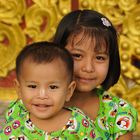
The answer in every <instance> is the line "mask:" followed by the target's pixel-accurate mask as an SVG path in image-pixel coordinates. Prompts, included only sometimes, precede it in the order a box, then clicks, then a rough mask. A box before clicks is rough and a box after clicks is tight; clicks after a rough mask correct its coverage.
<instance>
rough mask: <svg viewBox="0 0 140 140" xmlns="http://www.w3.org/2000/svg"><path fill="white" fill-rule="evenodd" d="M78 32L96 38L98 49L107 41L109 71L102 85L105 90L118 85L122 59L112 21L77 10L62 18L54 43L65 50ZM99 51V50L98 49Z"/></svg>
mask: <svg viewBox="0 0 140 140" xmlns="http://www.w3.org/2000/svg"><path fill="white" fill-rule="evenodd" d="M77 32H79V33H81V32H84V35H86V34H88V36H89V37H92V38H95V40H96V47H98V44H99V46H100V45H101V44H102V41H105V43H106V45H107V47H108V52H109V58H110V61H109V70H108V74H107V76H106V79H105V81H104V82H103V83H102V87H103V88H104V89H106V90H107V89H109V88H110V87H111V86H113V85H114V84H115V83H117V81H118V79H119V76H120V57H119V48H118V37H117V32H116V30H115V28H114V26H113V25H112V23H111V22H110V20H109V19H108V18H107V17H105V16H104V15H102V14H101V13H99V12H97V11H93V10H76V11H73V12H71V13H69V14H67V15H66V16H64V17H63V18H62V20H61V21H60V23H59V25H58V27H57V31H56V33H55V35H54V39H53V42H54V43H57V44H61V46H60V47H62V48H64V47H65V46H66V45H67V42H68V39H69V37H70V36H72V35H74V34H76V33H77ZM97 49H98V48H97Z"/></svg>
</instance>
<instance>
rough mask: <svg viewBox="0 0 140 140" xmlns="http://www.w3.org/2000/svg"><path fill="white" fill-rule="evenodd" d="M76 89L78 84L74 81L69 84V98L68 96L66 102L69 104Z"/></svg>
mask: <svg viewBox="0 0 140 140" xmlns="http://www.w3.org/2000/svg"><path fill="white" fill-rule="evenodd" d="M75 87H76V82H75V81H72V82H71V83H70V84H69V87H68V93H67V96H66V102H68V101H69V100H70V98H71V97H72V95H73V93H74V90H75Z"/></svg>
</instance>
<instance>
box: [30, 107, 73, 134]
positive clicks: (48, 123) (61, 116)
mask: <svg viewBox="0 0 140 140" xmlns="http://www.w3.org/2000/svg"><path fill="white" fill-rule="evenodd" d="M70 117H71V111H70V110H67V109H62V110H61V111H60V112H59V113H58V114H57V115H55V116H54V117H51V118H48V119H39V118H36V117H34V116H32V115H30V119H31V121H32V122H33V124H34V125H35V126H36V127H37V128H39V129H41V130H44V131H46V132H48V133H51V132H53V131H57V130H59V129H62V128H63V126H64V125H65V124H66V123H67V122H68V120H69V118H70Z"/></svg>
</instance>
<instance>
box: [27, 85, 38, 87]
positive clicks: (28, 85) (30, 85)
mask: <svg viewBox="0 0 140 140" xmlns="http://www.w3.org/2000/svg"><path fill="white" fill-rule="evenodd" d="M27 87H29V88H36V87H37V86H36V85H28V86H27Z"/></svg>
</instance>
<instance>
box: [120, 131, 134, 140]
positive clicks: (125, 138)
mask: <svg viewBox="0 0 140 140" xmlns="http://www.w3.org/2000/svg"><path fill="white" fill-rule="evenodd" d="M119 140H133V133H132V132H129V133H127V134H125V135H122V136H120V138H119Z"/></svg>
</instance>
